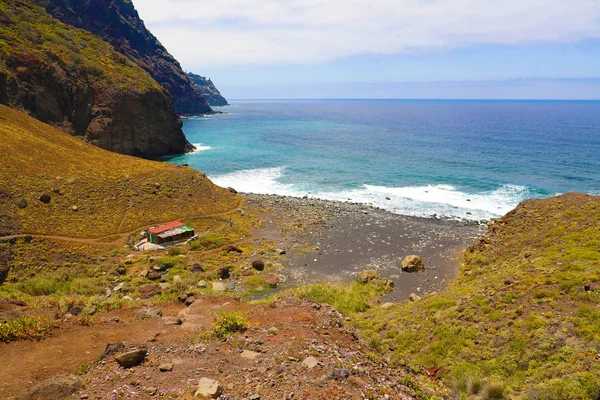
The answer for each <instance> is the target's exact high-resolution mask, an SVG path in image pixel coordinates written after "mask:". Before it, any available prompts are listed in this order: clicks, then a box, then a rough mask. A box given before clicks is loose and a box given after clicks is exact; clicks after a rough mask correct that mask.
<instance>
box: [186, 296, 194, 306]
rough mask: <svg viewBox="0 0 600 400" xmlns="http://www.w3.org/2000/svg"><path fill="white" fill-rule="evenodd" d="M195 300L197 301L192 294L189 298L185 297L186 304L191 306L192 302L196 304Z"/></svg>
mask: <svg viewBox="0 0 600 400" xmlns="http://www.w3.org/2000/svg"><path fill="white" fill-rule="evenodd" d="M195 301H196V298H195V297H194V296H190V297H188V298H187V299H185V305H186V306H188V307H189V306H191V305H192V304H194V302H195Z"/></svg>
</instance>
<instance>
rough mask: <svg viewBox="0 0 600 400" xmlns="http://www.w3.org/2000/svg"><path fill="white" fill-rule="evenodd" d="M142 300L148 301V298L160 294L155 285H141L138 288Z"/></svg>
mask: <svg viewBox="0 0 600 400" xmlns="http://www.w3.org/2000/svg"><path fill="white" fill-rule="evenodd" d="M138 292H140V296H141V297H142V299H149V298H150V297H153V296H156V295H157V294H160V293H161V290H160V288H159V287H158V286H156V285H143V286H140V287H139V288H138Z"/></svg>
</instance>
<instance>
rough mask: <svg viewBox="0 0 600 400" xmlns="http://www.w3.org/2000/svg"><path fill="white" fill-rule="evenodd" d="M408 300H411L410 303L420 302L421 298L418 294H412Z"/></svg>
mask: <svg viewBox="0 0 600 400" xmlns="http://www.w3.org/2000/svg"><path fill="white" fill-rule="evenodd" d="M408 299H409V300H410V301H419V300H421V296H417V295H416V294H414V293H411V294H410V295H409V296H408Z"/></svg>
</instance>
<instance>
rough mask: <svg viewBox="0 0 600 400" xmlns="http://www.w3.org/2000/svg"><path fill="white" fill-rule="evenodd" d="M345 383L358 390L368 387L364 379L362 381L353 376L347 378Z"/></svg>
mask: <svg viewBox="0 0 600 400" xmlns="http://www.w3.org/2000/svg"><path fill="white" fill-rule="evenodd" d="M347 381H348V383H349V384H351V385H352V386H354V387H356V388H359V389H362V388H364V387H365V386H367V385H368V383H367V382H365V381H364V379H362V378H360V377H358V376H355V375H351V376H349V377H348V379H347Z"/></svg>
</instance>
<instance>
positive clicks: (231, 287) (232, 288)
mask: <svg viewBox="0 0 600 400" xmlns="http://www.w3.org/2000/svg"><path fill="white" fill-rule="evenodd" d="M236 286H237V283H235V282H228V283H227V290H229V291H230V292H233V291H235V287H236Z"/></svg>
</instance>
